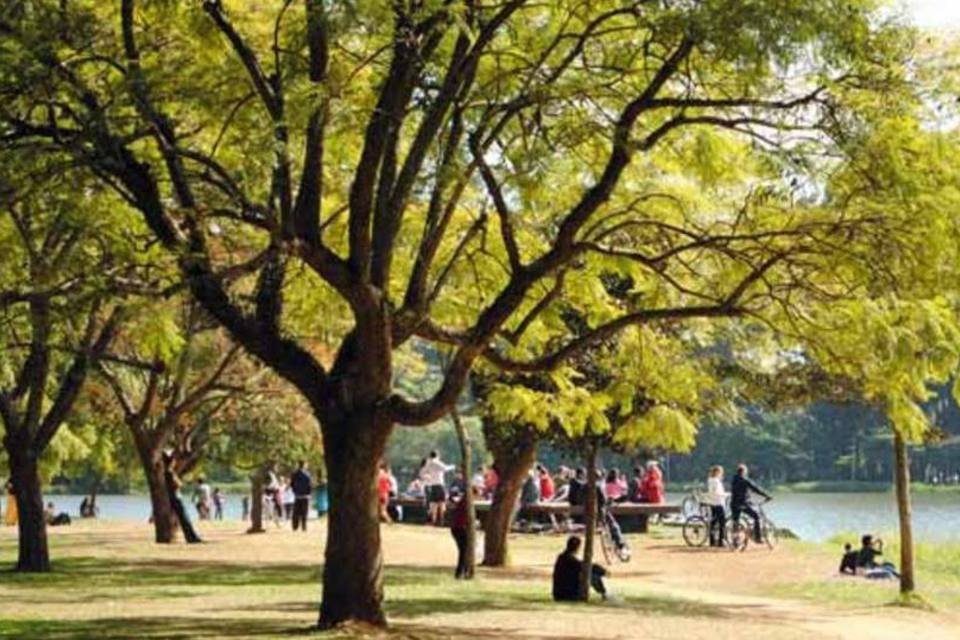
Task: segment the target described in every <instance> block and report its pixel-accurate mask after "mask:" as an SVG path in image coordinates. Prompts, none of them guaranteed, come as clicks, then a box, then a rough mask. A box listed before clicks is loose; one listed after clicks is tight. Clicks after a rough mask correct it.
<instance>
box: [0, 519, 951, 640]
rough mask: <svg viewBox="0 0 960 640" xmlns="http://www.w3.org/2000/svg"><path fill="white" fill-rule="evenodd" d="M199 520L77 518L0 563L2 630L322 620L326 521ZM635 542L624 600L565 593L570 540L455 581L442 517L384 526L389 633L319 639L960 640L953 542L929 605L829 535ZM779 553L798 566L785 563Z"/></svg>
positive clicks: (245, 630)
mask: <svg viewBox="0 0 960 640" xmlns="http://www.w3.org/2000/svg"><path fill="white" fill-rule="evenodd" d="M202 526H203V528H204V535H205V538H206V539H207V540H208V541H209V542H208V543H207V544H204V545H202V546H187V545H182V544H176V545H170V546H158V545H154V544H152V543H151V542H150V535H151V530H150V529H149V528H148V527H147V526H146V525H142V524H134V523H109V522H96V523H90V522H82V523H79V524H77V525H74V526H72V527H69V528H63V529H55V530H52V531H51V544H52V554H53V559H54V571H53V572H52V573H50V574H47V575H19V574H15V573H12V572H9V571H5V572H3V573H0V638H31V639H33V638H37V639H56V640H74V639H76V640H79V639H81V638H84V639H86V638H111V639H118V640H119V639H121V638H123V639H126V638H151V639H160V638H163V639H173V638H210V639H212V638H285V637H289V636H290V635H306V634H310V633H313V631H312V625H313V624H314V623H315V621H316V615H317V603H318V600H319V596H320V587H319V583H320V572H321V567H320V565H319V561H320V559H321V558H322V540H323V535H324V533H325V532H324V531H323V528H322V526H318V525H316V524H314V526H313V527H312V529H311V531H310V533H308V534H306V535H302V534H294V533H293V532H290V531H287V530H274V531H270V532H268V533H266V534H262V535H257V536H247V535H244V534H242V533H241V532H240V526H239V523H222V524H221V523H218V524H216V525H214V524H207V523H203V525H202ZM14 536H15V534H14V532H13V531H11V530H10V529H0V563H3V564H6V565H8V566H9V564H11V563H12V562H13V559H14V558H15V554H16V547H15V542H16V540H15V537H14ZM631 543H632V545H633V546H634V548H635V557H634V560H633V561H632V562H630V563H629V564H624V565H616V566H613V567H610V570H611V576H610V579H609V584H610V586H611V589H612V590H613V591H614V593H615V595H616V598H615V600H613V601H607V602H603V601H600V600H593V601H592V602H591V603H590V604H589V605H579V604H567V605H557V604H555V603H553V602H552V601H551V599H550V593H549V590H550V586H549V574H550V570H551V567H552V562H553V558H554V556H555V555H556V553H557V552H558V551H559V549H560V547H562V544H563V538H562V537H557V536H518V537H515V538H514V539H513V540H512V545H513V546H512V556H513V566H512V567H511V568H509V569H506V570H496V571H493V570H481V572H480V575H479V576H478V579H476V580H474V581H471V582H459V581H456V580H454V579H453V578H452V562H453V559H454V547H453V544H452V541H451V539H450V536H449V534H448V533H447V532H446V531H445V530H442V529H430V528H426V527H412V526H390V527H385V528H384V552H385V560H386V565H387V566H386V570H385V583H386V584H385V590H386V609H387V613H388V616H389V618H390V621H391V628H390V630H389V631H387V632H382V631H377V630H370V629H364V628H359V627H352V628H348V629H345V630H342V631H340V632H338V633H336V634H328V635H327V636H325V637H333V638H352V637H381V636H382V637H390V638H422V639H429V640H433V639H436V638H501V637H506V636H521V637H528V638H580V637H591V638H635V637H645V638H699V637H703V638H707V637H709V638H714V639H715V638H742V637H744V635H745V634H746V635H747V636H750V635H754V636H756V637H770V638H773V637H775V638H778V639H779V638H786V639H791V638H828V637H829V638H836V637H841V638H857V639H859V638H873V637H876V638H884V639H885V638H895V637H909V636H908V635H902V636H898V635H890V634H891V633H903V634H908V633H909V632H910V631H911V630H916V631H917V632H918V633H919V634H920V635H916V636H914V637H917V638H924V639H927V638H939V637H943V638H957V637H960V620H958V619H957V616H956V613H955V611H952V610H955V609H960V607H958V606H957V603H958V602H960V599H958V598H960V584H958V582H957V573H956V571H957V570H956V567H957V566H958V565H957V563H956V559H957V558H956V556H955V555H947V556H942V555H936V554H934V556H933V557H930V558H928V557H927V556H926V555H925V554H927V551H925V550H924V549H921V553H922V554H924V555H922V556H921V558H922V559H921V562H922V566H924V567H925V568H924V571H923V572H922V573H921V576H920V579H921V584H922V585H925V583H926V581H929V584H930V587H931V589H933V585H934V584H935V585H937V586H936V590H935V594H936V595H935V598H933V599H934V600H935V601H936V603H937V604H938V610H937V611H936V612H923V611H914V610H903V609H893V608H889V607H873V606H871V607H869V608H868V607H867V606H866V605H875V604H883V603H885V602H889V601H891V600H892V599H894V597H895V595H896V589H895V587H894V585H890V584H868V583H866V581H863V580H857V581H853V580H850V581H842V580H841V579H840V578H836V577H834V576H832V575H831V574H832V572H835V570H836V568H835V567H834V566H833V565H834V564H835V560H836V558H835V557H834V556H835V555H836V554H835V553H833V552H832V547H831V550H830V551H829V552H828V551H827V550H826V549H825V548H822V547H818V546H816V545H806V544H802V543H791V544H789V545H788V546H785V547H784V548H780V549H778V550H776V551H774V552H769V551H765V550H759V549H757V550H748V551H747V552H746V553H744V554H733V553H730V552H710V551H709V550H691V549H687V548H686V547H684V546H682V543H681V542H680V541H679V540H678V539H677V538H676V531H675V530H662V531H660V532H658V533H657V534H656V535H653V536H644V537H642V538H641V537H632V538H631ZM949 553H950V554H955V553H957V550H956V549H953V548H952V547H951V549H950V551H949ZM951 563H952V566H951ZM785 566H786V567H797V570H796V571H791V572H785V571H784V569H783V568H784V567H785ZM787 578H789V580H787ZM933 594H934V591H933V590H931V595H933ZM826 601H829V603H826ZM878 620H881V621H882V622H883V624H882V625H879V626H878V625H877V624H876V622H877V621H878ZM875 631H882V632H883V634H886V635H877V634H876V633H874V632H875ZM871 634H873V635H871ZM938 634H939V635H938Z"/></svg>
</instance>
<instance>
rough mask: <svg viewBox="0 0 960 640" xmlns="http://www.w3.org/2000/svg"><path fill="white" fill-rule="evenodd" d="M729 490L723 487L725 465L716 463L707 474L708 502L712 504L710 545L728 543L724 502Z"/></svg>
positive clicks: (715, 545) (720, 545)
mask: <svg viewBox="0 0 960 640" xmlns="http://www.w3.org/2000/svg"><path fill="white" fill-rule="evenodd" d="M726 500H727V490H726V489H724V487H723V467H721V466H720V465H718V464H716V465H713V466H712V467H710V473H709V474H707V495H706V499H705V501H706V503H707V504H708V505H710V516H711V518H710V546H711V547H722V546H724V544H726V528H727V514H726V513H725V511H724V504H725V503H726Z"/></svg>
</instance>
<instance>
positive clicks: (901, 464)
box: [893, 429, 916, 594]
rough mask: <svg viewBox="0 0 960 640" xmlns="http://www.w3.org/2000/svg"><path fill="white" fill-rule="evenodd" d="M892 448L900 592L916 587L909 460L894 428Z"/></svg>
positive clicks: (900, 437) (901, 438) (899, 435)
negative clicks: (898, 535)
mask: <svg viewBox="0 0 960 640" xmlns="http://www.w3.org/2000/svg"><path fill="white" fill-rule="evenodd" d="M893 450H894V459H895V462H896V465H895V466H896V485H897V512H898V515H899V517H900V593H904V594H906V593H912V592H913V591H914V589H915V588H916V582H915V579H914V571H913V513H912V507H911V505H910V462H909V458H908V455H907V445H906V443H905V442H904V440H903V436H902V435H901V434H900V433H899V432H898V431H897V430H896V429H894V431H893Z"/></svg>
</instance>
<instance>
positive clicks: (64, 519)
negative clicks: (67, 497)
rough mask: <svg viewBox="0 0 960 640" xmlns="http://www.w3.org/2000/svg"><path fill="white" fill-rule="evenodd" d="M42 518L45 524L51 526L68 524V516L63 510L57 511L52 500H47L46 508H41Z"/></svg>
mask: <svg viewBox="0 0 960 640" xmlns="http://www.w3.org/2000/svg"><path fill="white" fill-rule="evenodd" d="M43 518H44V520H46V521H47V525H48V526H51V527H59V526H62V525H65V524H70V516H69V515H68V514H67V513H64V512H60V513H57V510H56V508H55V507H54V506H53V503H52V502H48V503H47V508H46V509H44V510H43Z"/></svg>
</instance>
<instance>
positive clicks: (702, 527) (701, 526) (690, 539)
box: [680, 488, 713, 547]
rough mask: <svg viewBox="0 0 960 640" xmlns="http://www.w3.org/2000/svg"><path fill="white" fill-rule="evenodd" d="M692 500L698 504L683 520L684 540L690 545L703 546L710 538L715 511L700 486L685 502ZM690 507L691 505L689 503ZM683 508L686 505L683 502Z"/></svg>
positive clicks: (692, 502)
mask: <svg viewBox="0 0 960 640" xmlns="http://www.w3.org/2000/svg"><path fill="white" fill-rule="evenodd" d="M687 500H690V501H691V504H694V503H695V504H696V510H695V511H694V512H691V513H690V514H689V515H688V516H687V517H686V519H685V520H684V521H683V529H682V535H683V541H684V542H686V543H687V546H689V547H702V546H703V545H705V544H707V542H708V541H709V540H710V526H711V525H710V523H711V521H712V520H713V512H712V509H711V507H710V505H709V504H707V503H706V502H705V501H704V498H703V493H702V492H701V491H700V489H698V488H694V489H693V490H692V491H691V492H690V495H689V496H687V497H686V498H684V502H686V501H687ZM687 507H688V509H687V510H690V509H689V507H690V505H687ZM680 508H681V510H684V505H683V504H681V507H680Z"/></svg>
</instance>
